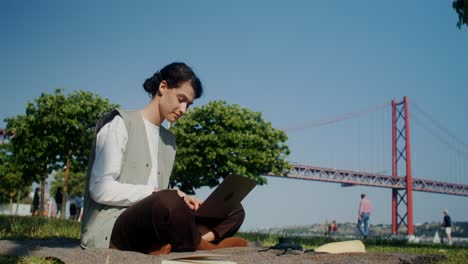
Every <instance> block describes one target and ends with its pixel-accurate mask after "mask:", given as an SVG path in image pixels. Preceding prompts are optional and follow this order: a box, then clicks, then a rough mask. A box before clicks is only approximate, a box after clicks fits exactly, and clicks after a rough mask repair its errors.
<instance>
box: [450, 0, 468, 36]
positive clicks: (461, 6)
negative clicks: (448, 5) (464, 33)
mask: <svg viewBox="0 0 468 264" xmlns="http://www.w3.org/2000/svg"><path fill="white" fill-rule="evenodd" d="M452 7H453V9H455V12H457V15H458V22H457V27H458V28H459V29H461V27H462V25H463V24H465V26H468V0H455V1H453V3H452Z"/></svg>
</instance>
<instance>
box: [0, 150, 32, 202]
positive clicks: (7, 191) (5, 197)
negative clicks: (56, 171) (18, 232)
mask: <svg viewBox="0 0 468 264" xmlns="http://www.w3.org/2000/svg"><path fill="white" fill-rule="evenodd" d="M11 147H12V145H11V143H7V144H2V143H0V183H1V184H0V202H5V201H8V202H9V203H10V205H11V204H12V203H13V198H14V197H17V198H18V199H21V198H23V197H25V196H27V195H28V192H27V190H25V188H26V186H29V184H30V183H27V182H24V181H23V179H22V177H21V176H22V174H21V170H20V168H19V167H18V165H17V164H16V163H15V162H14V159H15V157H14V155H13V153H12V152H11ZM18 196H19V197H18Z"/></svg>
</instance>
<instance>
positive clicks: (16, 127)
mask: <svg viewBox="0 0 468 264" xmlns="http://www.w3.org/2000/svg"><path fill="white" fill-rule="evenodd" d="M62 91H63V90H62V89H56V90H55V92H54V94H45V93H44V94H42V95H41V96H40V97H39V98H37V99H36V100H35V101H34V103H31V102H29V103H28V104H27V107H26V115H18V116H16V117H13V118H7V119H6V122H7V130H8V131H11V132H15V133H16V136H15V137H14V138H12V140H11V142H12V143H13V152H14V153H15V155H17V158H18V160H19V161H20V162H21V163H22V164H24V167H23V176H24V177H28V178H29V177H31V178H32V179H33V180H35V181H37V182H40V183H41V189H42V190H44V189H45V188H44V187H45V184H44V182H45V179H46V178H47V176H48V175H49V174H50V173H52V171H54V170H61V169H65V171H66V172H65V175H64V179H63V191H64V198H63V199H64V202H63V204H62V206H63V207H62V210H64V209H65V208H64V207H65V204H66V200H67V197H66V193H67V189H68V172H69V170H70V169H71V167H72V166H74V167H75V168H74V169H73V170H74V171H82V170H84V168H85V167H86V164H87V159H88V156H89V153H90V147H91V142H92V138H93V131H94V125H95V123H96V121H97V119H98V118H99V117H100V116H101V115H103V114H104V113H105V112H107V111H109V110H111V109H112V108H113V107H116V105H113V104H110V103H109V101H108V100H107V99H102V98H100V97H99V96H97V95H95V94H92V93H89V92H84V91H75V92H73V93H72V94H70V95H69V96H66V95H64V94H63V93H62ZM41 201H44V192H41ZM42 212H43V203H41V215H42Z"/></svg>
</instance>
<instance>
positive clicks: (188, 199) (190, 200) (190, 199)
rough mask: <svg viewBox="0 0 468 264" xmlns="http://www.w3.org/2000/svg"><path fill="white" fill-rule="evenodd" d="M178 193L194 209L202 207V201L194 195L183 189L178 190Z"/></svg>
mask: <svg viewBox="0 0 468 264" xmlns="http://www.w3.org/2000/svg"><path fill="white" fill-rule="evenodd" d="M177 194H178V195H179V196H180V197H182V198H184V201H185V203H186V204H187V206H188V207H189V208H190V209H191V210H193V211H196V210H197V209H198V207H200V204H201V203H202V202H201V201H200V200H198V199H197V198H195V197H192V196H188V195H187V194H186V193H184V192H183V191H181V190H177Z"/></svg>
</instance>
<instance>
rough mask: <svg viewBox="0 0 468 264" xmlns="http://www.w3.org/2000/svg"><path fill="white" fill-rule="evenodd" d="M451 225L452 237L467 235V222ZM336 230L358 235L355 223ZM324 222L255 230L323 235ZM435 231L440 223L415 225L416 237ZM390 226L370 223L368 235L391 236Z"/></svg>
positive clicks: (344, 234)
mask: <svg viewBox="0 0 468 264" xmlns="http://www.w3.org/2000/svg"><path fill="white" fill-rule="evenodd" d="M453 224H454V226H453V227H452V235H453V236H454V237H467V238H468V222H454V223H453ZM337 225H338V231H337V232H331V234H330V235H331V236H337V237H349V238H352V237H353V238H355V237H359V232H358V230H357V228H356V223H337ZM325 227H326V225H325V224H312V225H305V226H288V227H273V228H264V229H259V230H256V231H257V232H260V233H268V234H279V235H282V234H287V235H294V236H325V235H326V228H325ZM435 232H439V234H442V233H441V232H443V230H442V228H441V227H440V223H424V224H420V225H416V226H415V235H416V236H417V237H433V236H434V234H435ZM391 234H392V226H391V225H383V224H377V225H374V224H370V227H369V236H370V237H386V236H391ZM399 234H406V227H400V229H399Z"/></svg>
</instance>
